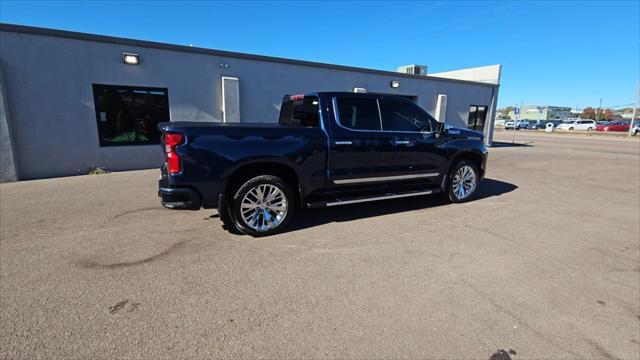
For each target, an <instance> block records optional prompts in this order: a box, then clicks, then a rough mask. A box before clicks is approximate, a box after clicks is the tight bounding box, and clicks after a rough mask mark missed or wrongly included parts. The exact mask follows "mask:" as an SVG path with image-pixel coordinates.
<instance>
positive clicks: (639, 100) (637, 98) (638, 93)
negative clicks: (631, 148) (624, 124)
mask: <svg viewBox="0 0 640 360" xmlns="http://www.w3.org/2000/svg"><path fill="white" fill-rule="evenodd" d="M638 102H640V81H638V90H637V93H636V104H635V105H634V106H633V113H632V114H631V124H630V126H629V136H631V134H632V133H633V122H634V121H635V119H636V110H637V109H638Z"/></svg>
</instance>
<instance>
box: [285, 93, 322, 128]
mask: <svg viewBox="0 0 640 360" xmlns="http://www.w3.org/2000/svg"><path fill="white" fill-rule="evenodd" d="M278 122H279V123H280V125H289V126H303V127H319V126H320V107H319V101H318V97H317V96H304V95H291V96H285V97H284V99H283V100H282V107H281V108H280V119H279V121H278Z"/></svg>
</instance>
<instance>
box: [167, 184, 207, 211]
mask: <svg viewBox="0 0 640 360" xmlns="http://www.w3.org/2000/svg"><path fill="white" fill-rule="evenodd" d="M158 196H159V197H160V199H161V202H162V206H164V207H166V208H168V209H176V210H177V209H187V210H198V209H200V207H201V206H202V200H201V199H200V195H198V193H196V192H195V191H194V190H193V189H190V188H170V187H162V186H160V188H159V189H158Z"/></svg>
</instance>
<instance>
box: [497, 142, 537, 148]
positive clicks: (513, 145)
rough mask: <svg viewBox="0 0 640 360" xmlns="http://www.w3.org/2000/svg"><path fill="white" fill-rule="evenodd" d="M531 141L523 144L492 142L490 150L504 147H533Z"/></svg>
mask: <svg viewBox="0 0 640 360" xmlns="http://www.w3.org/2000/svg"><path fill="white" fill-rule="evenodd" d="M531 144H533V142H532V141H530V142H525V143H514V142H506V141H494V142H493V143H492V144H491V147H492V148H504V147H533V145H531Z"/></svg>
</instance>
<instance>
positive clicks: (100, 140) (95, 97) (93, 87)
mask: <svg viewBox="0 0 640 360" xmlns="http://www.w3.org/2000/svg"><path fill="white" fill-rule="evenodd" d="M97 88H102V89H104V88H108V89H115V90H117V89H125V90H131V91H135V90H140V91H147V92H152V91H157V92H160V91H162V92H164V93H165V96H166V97H167V112H168V114H169V119H168V120H167V121H166V122H171V102H170V99H169V88H163V87H151V86H132V85H117V84H97V83H92V84H91V90H92V91H93V108H94V109H93V110H94V113H95V120H96V123H95V124H96V130H97V133H98V143H99V146H100V147H121V146H141V145H149V146H157V145H158V144H161V143H162V139H161V138H160V139H158V142H155V141H154V142H151V141H129V142H126V143H122V144H118V143H114V142H107V141H104V140H103V136H102V130H101V129H100V111H99V109H98V106H97V104H98V93H97V92H96V89H97Z"/></svg>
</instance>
